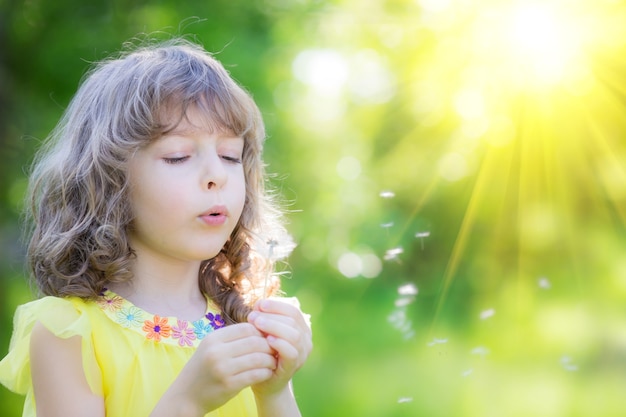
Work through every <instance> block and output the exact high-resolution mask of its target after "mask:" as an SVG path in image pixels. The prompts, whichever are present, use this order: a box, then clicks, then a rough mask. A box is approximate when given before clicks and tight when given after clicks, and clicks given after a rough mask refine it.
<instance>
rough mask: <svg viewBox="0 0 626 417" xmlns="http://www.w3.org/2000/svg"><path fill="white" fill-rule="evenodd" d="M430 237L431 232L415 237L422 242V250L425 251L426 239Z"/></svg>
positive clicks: (417, 234) (419, 233)
mask: <svg viewBox="0 0 626 417" xmlns="http://www.w3.org/2000/svg"><path fill="white" fill-rule="evenodd" d="M428 236H430V232H417V233H416V234H415V237H416V238H418V239H419V240H420V241H421V242H422V250H424V238H426V237H428Z"/></svg>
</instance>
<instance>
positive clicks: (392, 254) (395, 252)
mask: <svg viewBox="0 0 626 417" xmlns="http://www.w3.org/2000/svg"><path fill="white" fill-rule="evenodd" d="M403 252H404V249H402V248H393V249H389V250H387V252H385V256H384V257H383V259H384V260H385V261H391V260H396V261H399V259H398V256H399V255H400V254H401V253H403Z"/></svg>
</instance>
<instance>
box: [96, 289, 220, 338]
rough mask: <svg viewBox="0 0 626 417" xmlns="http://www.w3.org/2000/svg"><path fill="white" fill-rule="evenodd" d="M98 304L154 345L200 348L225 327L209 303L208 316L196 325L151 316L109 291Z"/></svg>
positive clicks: (112, 317)
mask: <svg viewBox="0 0 626 417" xmlns="http://www.w3.org/2000/svg"><path fill="white" fill-rule="evenodd" d="M96 303H97V305H98V306H99V307H100V308H101V309H102V311H103V312H104V313H105V315H106V316H107V317H108V318H109V319H111V320H112V321H113V322H115V323H116V324H118V325H120V326H122V327H124V328H127V329H129V330H132V331H134V332H136V333H138V334H141V335H142V336H143V337H144V338H145V339H146V340H150V341H152V342H154V343H166V344H171V345H175V346H180V347H194V346H198V345H199V344H200V342H201V341H202V339H204V338H205V337H206V335H207V334H209V333H211V332H214V331H215V330H217V329H220V328H222V327H224V326H225V322H224V320H223V319H222V315H221V314H220V313H218V312H213V311H211V310H209V308H208V306H210V305H211V304H210V303H209V302H208V299H207V313H206V314H205V315H204V316H203V317H202V318H200V319H199V320H196V321H193V322H189V321H186V320H179V319H177V318H175V317H161V316H158V315H154V314H149V313H148V312H146V311H145V310H142V309H141V308H139V307H137V306H135V305H134V304H133V303H131V302H130V301H128V300H126V299H125V298H123V297H120V296H119V295H117V294H115V293H114V292H112V291H110V290H108V289H106V288H104V289H103V290H102V292H101V293H100V294H99V297H98V298H97V299H96ZM173 323H176V324H173Z"/></svg>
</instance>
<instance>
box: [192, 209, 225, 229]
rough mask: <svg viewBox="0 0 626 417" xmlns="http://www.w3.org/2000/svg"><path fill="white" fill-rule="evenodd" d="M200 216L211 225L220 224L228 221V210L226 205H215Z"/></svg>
mask: <svg viewBox="0 0 626 417" xmlns="http://www.w3.org/2000/svg"><path fill="white" fill-rule="evenodd" d="M198 217H199V218H200V220H202V222H204V223H205V224H207V225H209V226H220V225H222V224H224V223H225V222H226V219H227V218H228V210H227V209H226V207H225V206H213V207H211V208H210V209H208V210H207V211H205V212H204V213H202V214H200V215H199V216H198Z"/></svg>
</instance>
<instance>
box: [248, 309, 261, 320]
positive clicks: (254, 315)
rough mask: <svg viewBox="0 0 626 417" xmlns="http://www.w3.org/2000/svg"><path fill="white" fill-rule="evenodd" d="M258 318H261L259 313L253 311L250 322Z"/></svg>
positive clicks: (249, 317)
mask: <svg viewBox="0 0 626 417" xmlns="http://www.w3.org/2000/svg"><path fill="white" fill-rule="evenodd" d="M257 317H259V313H257V312H256V311H252V312H251V313H250V314H248V321H254V320H256V318H257Z"/></svg>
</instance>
